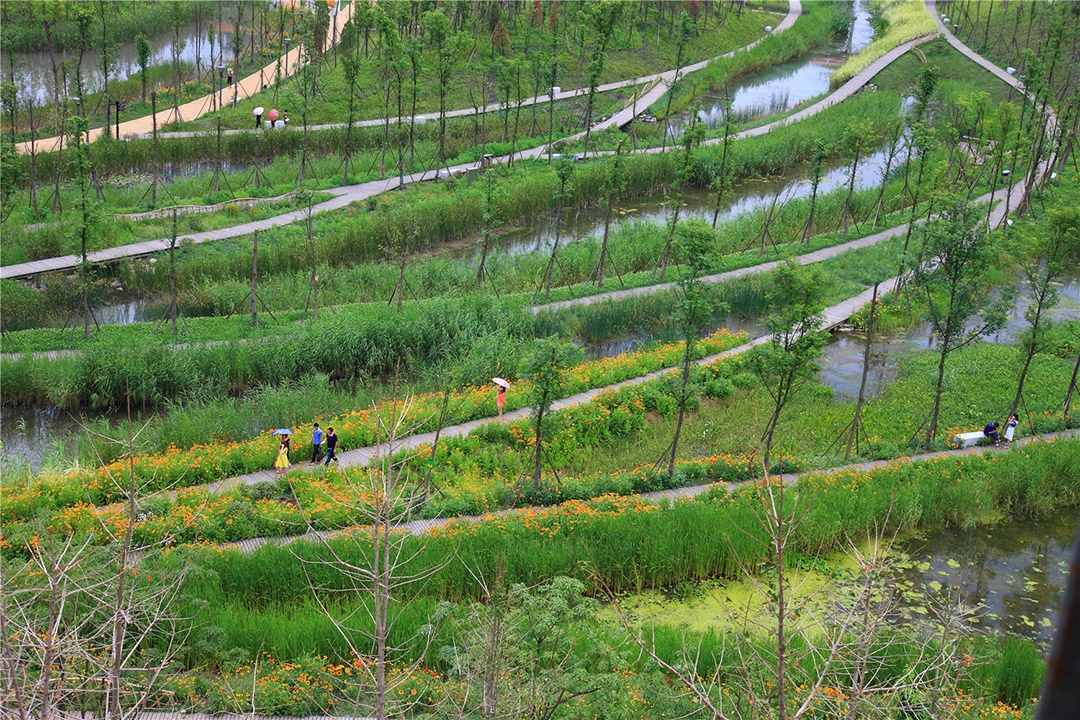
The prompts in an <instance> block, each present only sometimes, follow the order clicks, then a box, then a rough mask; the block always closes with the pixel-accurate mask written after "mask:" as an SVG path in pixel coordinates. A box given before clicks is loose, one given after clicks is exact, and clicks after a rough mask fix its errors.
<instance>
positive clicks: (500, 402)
mask: <svg viewBox="0 0 1080 720" xmlns="http://www.w3.org/2000/svg"><path fill="white" fill-rule="evenodd" d="M491 382H493V383H495V384H496V385H498V386H499V390H498V392H496V393H495V407H497V408H498V409H499V417H502V416H503V406H504V405H506V390H507V388H509V387H510V383H509V382H508V381H506V380H503V379H502V378H501V377H495V378H491Z"/></svg>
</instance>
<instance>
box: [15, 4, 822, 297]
mask: <svg viewBox="0 0 1080 720" xmlns="http://www.w3.org/2000/svg"><path fill="white" fill-rule="evenodd" d="M345 12H346V11H345V10H343V11H342V12H341V13H339V17H340V16H341V15H344V14H345ZM801 12H802V7H801V4H800V2H799V0H790V2H789V7H788V13H787V15H786V16H785V17H784V19H783V21H781V23H780V25H778V26H777V30H776V31H774V32H781V31H782V30H781V28H783V29H787V28H788V27H791V25H793V24H794V22H795V20H796V19H797V18H798V16H799V14H800V13H801ZM757 42H760V40H758V41H756V42H754V43H751V44H750V45H749V46H747V47H748V48H749V47H753V46H754V45H756V44H757ZM743 49H746V48H741V49H740V50H738V51H733V52H740V51H741V50H743ZM292 52H296V51H295V50H294V51H292ZM290 54H291V53H290ZM731 54H733V53H728V55H731ZM722 57H725V56H722ZM708 62H711V61H703V62H701V63H696V64H694V65H692V66H688V68H699V66H700V67H704V66H705V65H707V64H708ZM686 71H687V70H686V69H684V70H683V71H682V72H684V73H685V72H686ZM674 72H675V71H674V70H671V71H667V73H657V74H656V75H650V76H646V77H643V78H636V79H634V80H625V81H620V82H617V83H609V84H607V85H604V86H601V89H604V90H612V89H617V88H620V87H629V86H633V85H637V84H644V83H648V82H650V81H652V80H654V79H656V78H663V77H666V76H668V75H669V74H670V75H671V76H674ZM659 87H666V86H665V85H664V84H663V83H661V84H660V86H659ZM585 92H587V90H582V89H579V90H572V91H568V92H564V93H559V94H558V95H556V98H557V99H563V98H564V97H574V96H575V95H576V94H580V93H585ZM547 98H548V96H540V97H537V98H531V100H530V102H541V101H543V102H546V100H547ZM491 107H498V108H502V107H503V106H502V105H499V106H491ZM645 107H647V106H645ZM482 110H483V111H485V112H486V111H488V107H485V108H482ZM169 112H171V110H170V111H169ZM476 112H477V109H474V108H467V109H463V110H459V111H453V113H452V114H451V115H452V116H454V117H457V116H459V115H470V114H474V113H476ZM160 114H161V113H159V115H160ZM417 117H418V118H419V117H421V116H417ZM423 117H425V119H426V118H427V117H429V116H423ZM145 120H149V118H145ZM131 122H137V121H131ZM371 122H372V124H377V125H381V124H383V123H384V122H385V120H378V121H371ZM328 127H330V126H328ZM123 128H124V124H123V123H121V131H122V132H123ZM147 129H149V128H147ZM245 132H246V131H245ZM37 142H39V143H40V142H43V141H40V140H39V141H37ZM545 152H546V147H545V146H542V147H537V148H532V149H529V150H525V151H521V152H519V153H516V155H515V156H516V157H517V158H518V159H530V158H537V157H540V156H542V155H543V154H544V153H545ZM510 159H511V156H509V155H508V156H504V157H501V158H499V161H500V162H502V161H508V160H510ZM475 166H476V163H472V162H470V163H461V164H458V165H453V166H448V167H446V168H445V169H446V170H448V171H449V172H451V173H459V172H465V171H466V170H468V169H471V168H473V167H475ZM439 172H440V168H435V169H432V170H427V171H423V172H418V173H406V174H404V175H403V176H400V177H389V178H385V179H381V180H373V181H370V182H365V183H360V184H357V185H345V186H340V187H336V188H329V189H327V190H324V191H323V192H327V193H331V194H333V195H335V196H336V197H334V198H332V199H330V200H327V201H324V202H321V203H318V204H316V205H314V206H313V207H312V212H313V213H322V212H329V211H333V210H340V209H341V208H344V207H346V206H347V205H349V204H351V203H354V202H358V201H363V200H366V199H367V198H369V197H372V196H374V195H379V194H381V193H384V192H386V191H388V190H393V189H396V188H398V187H401V186H402V185H409V184H413V183H417V182H423V181H426V180H435V179H437V178H438V177H439ZM306 219H307V210H306V209H302V210H293V211H291V212H287V213H282V214H281V215H276V216H274V217H270V218H266V219H264V220H256V221H252V222H247V223H242V224H240V225H234V226H231V227H227V228H220V229H217V230H208V231H206V232H199V233H188V234H185V235H180V236H178V237H177V242H178V243H180V242H184V243H187V244H193V245H199V244H202V243H206V242H212V241H214V240H224V239H228V238H234V237H241V236H244V235H248V234H251V233H253V232H254V231H255V230H269V229H271V228H273V227H276V226H279V225H289V224H291V223H295V222H300V221H303V220H306ZM169 244H170V241H169V240H167V239H162V240H149V241H145V242H140V243H132V244H129V245H121V246H118V247H113V248H107V249H105V250H99V251H95V252H93V253H89V254H88V256H87V259H88V260H89V261H90V262H92V263H108V262H113V261H116V260H123V259H126V258H134V257H141V256H144V255H150V254H153V253H157V252H162V251H165V250H168V248H169ZM81 262H82V259H81V258H80V257H79V256H78V255H63V256H58V257H52V258H44V259H41V260H34V261H30V262H26V263H18V264H13V265H5V266H3V267H0V279H16V278H22V277H31V276H34V275H40V274H42V273H48V272H63V271H72V270H74V269H75V268H76V267H78V266H79V264H80V263H81Z"/></svg>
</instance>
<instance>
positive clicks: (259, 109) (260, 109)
mask: <svg viewBox="0 0 1080 720" xmlns="http://www.w3.org/2000/svg"><path fill="white" fill-rule="evenodd" d="M251 114H252V115H254V116H255V129H256V130H258V129H259V126H260V125H262V114H263V106H262V105H260V106H259V107H257V108H255V109H254V110H252V111H251Z"/></svg>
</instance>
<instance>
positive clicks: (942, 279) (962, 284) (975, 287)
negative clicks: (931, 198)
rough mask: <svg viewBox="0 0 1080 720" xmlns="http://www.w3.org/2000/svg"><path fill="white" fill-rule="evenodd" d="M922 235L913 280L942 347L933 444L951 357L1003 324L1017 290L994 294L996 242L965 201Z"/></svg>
mask: <svg viewBox="0 0 1080 720" xmlns="http://www.w3.org/2000/svg"><path fill="white" fill-rule="evenodd" d="M920 235H921V236H922V242H923V250H922V261H921V262H920V263H918V264H917V265H916V266H915V268H914V273H913V282H912V285H913V288H914V289H915V292H916V293H917V294H919V295H920V296H921V298H922V299H923V301H924V303H925V307H926V314H927V318H928V319H929V320H930V326H931V332H932V333H933V336H934V339H935V341H936V344H937V352H938V372H937V381H936V383H935V384H934V402H933V408H932V410H931V411H930V419H929V424H928V425H927V428H926V441H925V447H926V449H927V450H929V448H930V445H931V443H932V442H933V441H934V439H935V437H936V436H937V426H938V418H939V416H940V414H941V394H942V392H943V390H944V387H945V361H946V359H947V358H948V356H949V354H950V353H952V352H954V351H956V350H959V349H960V348H963V347H966V346H968V345H970V344H971V343H973V342H975V341H976V340H978V339H979V338H981V337H983V336H985V335H989V334H991V333H993V332H996V331H997V330H998V329H1000V328H1001V327H1002V326H1003V325H1004V324H1005V321H1006V319H1007V317H1008V311H1009V308H1010V307H1011V306H1012V302H1013V293H1011V292H1003V293H1001V295H1000V296H999V298H998V299H997V300H995V301H991V300H990V299H989V297H988V293H989V289H988V286H987V283H986V281H985V277H986V271H987V270H988V269H989V268H990V265H991V263H992V262H993V260H994V255H993V248H992V247H991V243H990V237H989V235H988V233H987V231H986V228H985V227H984V226H983V225H982V223H981V222H980V221H979V218H976V217H975V214H974V213H973V212H972V210H971V208H970V207H968V206H967V205H966V204H964V203H963V202H959V201H954V202H952V203H951V204H950V205H949V206H948V207H946V208H945V210H944V211H943V212H942V213H941V215H940V216H939V217H937V218H935V219H933V220H931V221H929V222H928V223H926V225H924V226H923V228H922V229H921V231H920ZM972 318H977V319H976V322H975V325H974V326H973V327H968V321H969V320H971V319H972Z"/></svg>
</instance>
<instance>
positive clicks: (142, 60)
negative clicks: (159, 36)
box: [135, 33, 150, 103]
mask: <svg viewBox="0 0 1080 720" xmlns="http://www.w3.org/2000/svg"><path fill="white" fill-rule="evenodd" d="M135 58H136V60H137V61H138V63H139V79H140V80H141V81H142V101H143V102H144V103H145V102H146V71H147V68H149V66H150V41H149V40H147V39H146V36H145V35H143V34H142V33H139V34H138V35H136V36H135Z"/></svg>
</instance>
